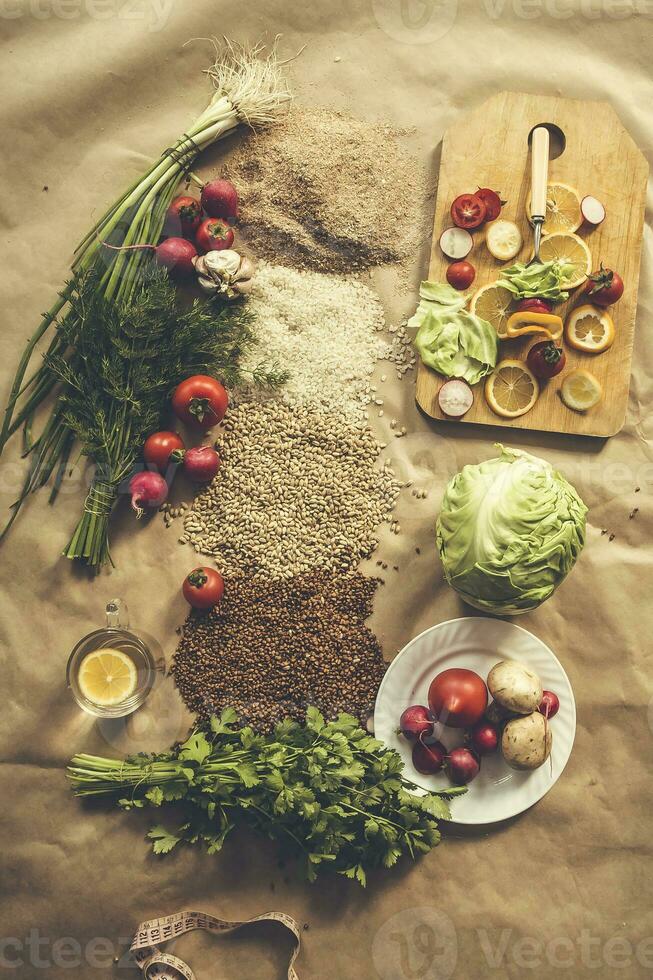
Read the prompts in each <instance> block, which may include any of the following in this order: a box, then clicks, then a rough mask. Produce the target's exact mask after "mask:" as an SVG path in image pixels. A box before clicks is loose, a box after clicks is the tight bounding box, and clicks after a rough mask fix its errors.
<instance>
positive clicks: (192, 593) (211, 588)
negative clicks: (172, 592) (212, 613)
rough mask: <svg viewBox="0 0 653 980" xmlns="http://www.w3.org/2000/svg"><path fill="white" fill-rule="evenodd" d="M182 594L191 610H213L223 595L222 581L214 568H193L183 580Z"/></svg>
mask: <svg viewBox="0 0 653 980" xmlns="http://www.w3.org/2000/svg"><path fill="white" fill-rule="evenodd" d="M182 592H183V593H184V599H185V600H186V602H187V603H188V604H189V605H191V606H192V607H193V609H213V607H214V606H217V604H218V603H219V602H220V599H221V598H222V596H223V595H224V579H223V577H222V575H220V572H216V570H215V568H194V569H193V571H192V572H191V573H190V575H187V576H186V578H185V579H184V584H183V586H182Z"/></svg>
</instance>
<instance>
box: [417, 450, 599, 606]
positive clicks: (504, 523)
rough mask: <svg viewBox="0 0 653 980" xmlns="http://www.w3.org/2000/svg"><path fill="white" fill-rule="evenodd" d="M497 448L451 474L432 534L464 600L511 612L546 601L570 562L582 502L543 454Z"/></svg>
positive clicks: (579, 533) (581, 529)
mask: <svg viewBox="0 0 653 980" xmlns="http://www.w3.org/2000/svg"><path fill="white" fill-rule="evenodd" d="M498 448H499V449H500V450H501V455H500V456H498V457H497V458H496V459H488V460H486V462H484V463H479V464H478V465H469V466H465V467H463V469H462V470H461V471H460V473H457V474H456V475H455V476H454V478H453V479H452V480H451V482H450V483H449V485H448V486H447V489H446V491H445V494H444V500H443V501H442V509H441V511H440V516H439V518H438V521H437V526H436V536H437V544H438V550H439V552H440V558H441V559H442V565H443V567H444V574H445V578H446V580H447V582H448V583H449V585H451V586H452V588H454V589H455V590H456V591H457V592H459V593H460V595H461V596H462V598H463V599H464V600H465V602H467V603H469V604H470V605H471V606H475V607H476V608H477V609H482V610H485V611H486V612H490V613H494V614H495V615H499V616H516V615H518V614H520V613H524V612H528V611H529V610H530V609H535V608H536V607H537V606H539V605H540V603H542V602H544V600H545V599H548V598H549V596H550V595H552V593H553V592H554V590H555V589H556V588H557V586H558V585H560V583H561V582H562V580H563V579H564V578H565V576H566V575H567V573H568V572H570V571H571V569H572V568H573V566H574V563H575V561H576V559H577V558H578V555H579V554H580V552H581V550H582V548H583V545H584V543H585V515H586V513H587V507H586V506H585V504H584V503H583V501H582V500H581V499H580V497H579V496H578V494H577V493H576V491H575V490H574V488H573V487H572V486H571V484H570V483H567V481H566V480H565V479H564V477H562V476H561V475H560V474H559V473H558V472H556V470H554V469H553V467H552V466H551V465H550V464H549V463H547V462H546V461H545V460H543V459H539V458H538V457H537V456H531V455H530V453H525V452H521V451H520V450H518V449H507V448H504V447H503V446H500V445H499V446H498Z"/></svg>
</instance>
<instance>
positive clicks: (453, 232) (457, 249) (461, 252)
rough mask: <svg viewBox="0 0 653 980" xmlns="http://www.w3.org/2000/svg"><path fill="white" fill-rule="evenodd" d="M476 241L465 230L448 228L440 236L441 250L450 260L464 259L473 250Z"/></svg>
mask: <svg viewBox="0 0 653 980" xmlns="http://www.w3.org/2000/svg"><path fill="white" fill-rule="evenodd" d="M473 244H474V239H473V238H472V236H471V235H470V233H469V232H468V231H465V229H464V228H447V229H446V230H445V231H443V232H442V234H441V235H440V248H441V249H442V251H443V252H444V254H445V255H446V256H447V258H448V259H464V258H466V257H467V256H468V255H469V253H470V252H471V250H472V246H473Z"/></svg>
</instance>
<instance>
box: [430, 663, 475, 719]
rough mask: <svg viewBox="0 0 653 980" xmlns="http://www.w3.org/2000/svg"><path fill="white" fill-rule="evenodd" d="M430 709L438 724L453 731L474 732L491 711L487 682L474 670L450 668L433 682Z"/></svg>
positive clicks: (438, 675)
mask: <svg viewBox="0 0 653 980" xmlns="http://www.w3.org/2000/svg"><path fill="white" fill-rule="evenodd" d="M429 708H430V709H431V714H432V715H433V717H434V718H435V719H436V721H441V722H442V723H443V724H444V725H450V726H451V728H471V726H472V725H475V724H476V722H477V721H480V720H481V718H482V717H483V713H484V711H485V709H486V708H487V687H486V686H485V681H484V680H483V679H482V678H481V677H479V675H478V674H475V673H474V671H473V670H467V669H466V668H465V667H450V668H449V670H443V671H442V673H440V674H437V676H436V677H435V678H434V679H433V680H432V681H431V686H430V687H429Z"/></svg>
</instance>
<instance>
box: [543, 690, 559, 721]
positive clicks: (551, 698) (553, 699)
mask: <svg viewBox="0 0 653 980" xmlns="http://www.w3.org/2000/svg"><path fill="white" fill-rule="evenodd" d="M559 708H560V699H559V697H558V695H557V694H554V693H553V691H542V700H541V701H540V706H539V708H538V709H537V710H538V711H539V712H540V714H541V715H544V717H545V718H553V717H555V715H557V714H558V710H559Z"/></svg>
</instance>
